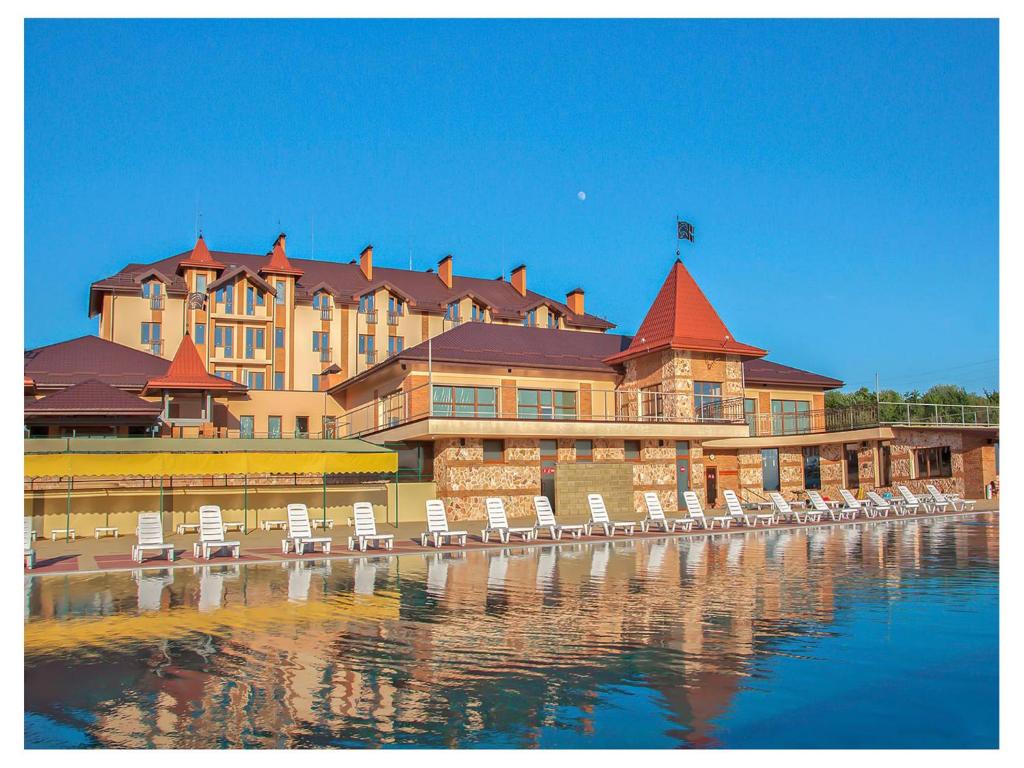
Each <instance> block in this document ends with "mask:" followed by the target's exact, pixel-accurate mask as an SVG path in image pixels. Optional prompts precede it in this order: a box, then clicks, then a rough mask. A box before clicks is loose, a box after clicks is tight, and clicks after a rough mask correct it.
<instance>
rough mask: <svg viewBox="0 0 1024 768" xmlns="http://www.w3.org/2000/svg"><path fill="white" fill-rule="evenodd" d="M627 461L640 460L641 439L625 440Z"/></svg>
mask: <svg viewBox="0 0 1024 768" xmlns="http://www.w3.org/2000/svg"><path fill="white" fill-rule="evenodd" d="M624 447H625V449H626V461H640V441H639V440H627V441H626V442H625V446H624Z"/></svg>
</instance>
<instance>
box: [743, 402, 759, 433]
mask: <svg viewBox="0 0 1024 768" xmlns="http://www.w3.org/2000/svg"><path fill="white" fill-rule="evenodd" d="M743 418H744V419H746V420H747V427H749V428H750V436H751V437H754V436H755V435H756V434H757V400H756V399H755V398H753V397H745V398H743Z"/></svg>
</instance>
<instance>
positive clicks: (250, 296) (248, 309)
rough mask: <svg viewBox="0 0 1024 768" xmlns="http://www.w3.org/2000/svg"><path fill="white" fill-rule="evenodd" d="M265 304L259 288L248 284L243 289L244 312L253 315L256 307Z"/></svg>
mask: <svg viewBox="0 0 1024 768" xmlns="http://www.w3.org/2000/svg"><path fill="white" fill-rule="evenodd" d="M264 305H265V302H264V297H263V291H261V290H260V289H259V288H254V287H253V286H251V285H250V286H249V287H248V288H246V289H245V314H247V315H255V314H256V307H262V306H264Z"/></svg>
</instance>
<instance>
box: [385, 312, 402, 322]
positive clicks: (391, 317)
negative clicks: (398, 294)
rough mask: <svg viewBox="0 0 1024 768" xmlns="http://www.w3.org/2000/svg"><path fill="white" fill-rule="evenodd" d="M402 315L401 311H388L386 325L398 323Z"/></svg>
mask: <svg viewBox="0 0 1024 768" xmlns="http://www.w3.org/2000/svg"><path fill="white" fill-rule="evenodd" d="M402 317H404V314H403V313H402V312H388V325H398V321H399V320H401V319H402Z"/></svg>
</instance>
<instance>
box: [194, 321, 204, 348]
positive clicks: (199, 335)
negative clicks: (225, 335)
mask: <svg viewBox="0 0 1024 768" xmlns="http://www.w3.org/2000/svg"><path fill="white" fill-rule="evenodd" d="M205 343H206V323H196V344H205Z"/></svg>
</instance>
